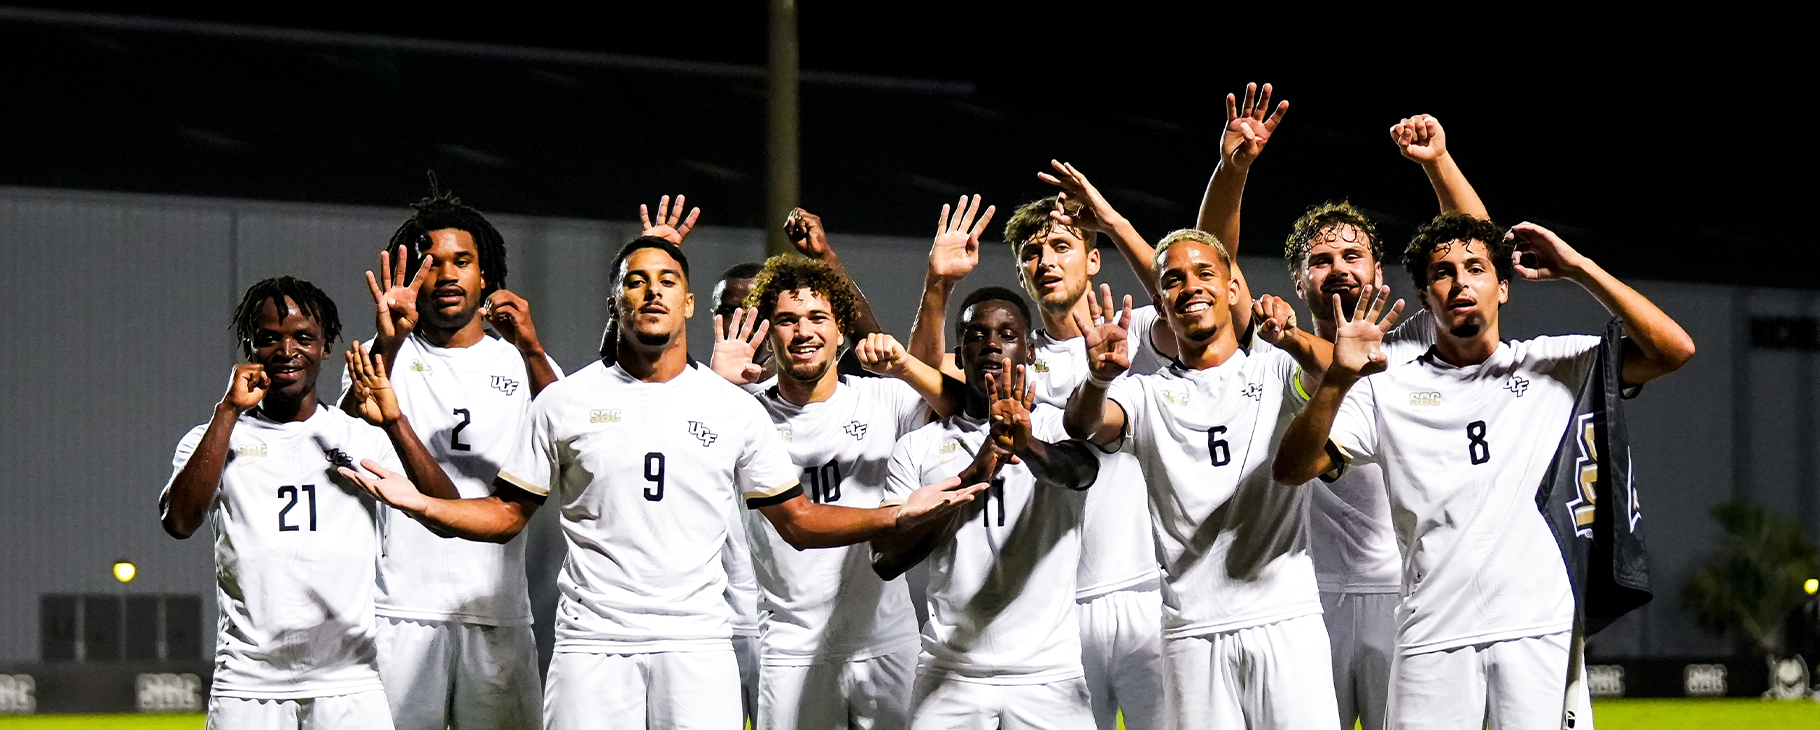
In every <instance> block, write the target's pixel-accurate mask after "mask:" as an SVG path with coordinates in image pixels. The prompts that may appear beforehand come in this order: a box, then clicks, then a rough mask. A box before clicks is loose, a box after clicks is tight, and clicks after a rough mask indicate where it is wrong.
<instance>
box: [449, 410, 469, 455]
mask: <svg viewBox="0 0 1820 730" xmlns="http://www.w3.org/2000/svg"><path fill="white" fill-rule="evenodd" d="M455 415H457V416H461V423H457V424H455V430H453V431H450V432H449V448H451V449H454V450H456V451H467V450H468V445H467V444H464V443H462V442H461V429H464V428H467V427H468V424H470V423H473V422H474V417H473V416H472V415H469V414H468V409H466V408H457V409H455Z"/></svg>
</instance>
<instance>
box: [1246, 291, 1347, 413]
mask: <svg viewBox="0 0 1820 730" xmlns="http://www.w3.org/2000/svg"><path fill="white" fill-rule="evenodd" d="M1252 316H1253V321H1256V322H1257V323H1258V330H1257V336H1258V338H1259V339H1262V340H1264V341H1265V342H1268V343H1270V344H1272V345H1275V346H1276V347H1277V349H1279V350H1282V351H1283V352H1285V353H1288V354H1289V356H1290V357H1293V358H1295V361H1296V364H1297V365H1299V366H1301V374H1300V375H1299V376H1298V377H1300V378H1301V380H1302V391H1303V392H1312V391H1313V390H1314V389H1315V388H1316V387H1319V386H1320V384H1321V376H1322V375H1323V374H1325V373H1326V372H1327V366H1328V365H1329V364H1331V363H1332V362H1333V343H1331V342H1328V341H1326V340H1323V339H1321V338H1320V337H1317V336H1315V335H1314V334H1313V333H1310V332H1304V331H1302V330H1301V329H1298V328H1297V327H1296V324H1295V308H1294V307H1291V306H1289V303H1288V302H1285V301H1283V300H1282V298H1280V297H1277V296H1275V295H1271V294H1265V295H1264V296H1263V297H1260V298H1259V299H1258V301H1257V303H1256V304H1255V305H1254V312H1253V315H1252Z"/></svg>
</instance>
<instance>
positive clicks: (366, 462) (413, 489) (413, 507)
mask: <svg viewBox="0 0 1820 730" xmlns="http://www.w3.org/2000/svg"><path fill="white" fill-rule="evenodd" d="M360 467H361V468H362V469H366V470H367V471H369V472H372V473H373V476H367V475H364V474H361V473H360V472H357V471H354V470H353V469H349V468H347V467H345V466H344V467H339V469H338V470H339V471H340V472H341V475H342V476H344V477H347V478H348V481H351V482H353V483H355V484H358V485H360V488H361V489H364V490H366V492H367V494H371V495H373V496H374V497H376V498H378V499H379V501H381V502H384V503H386V504H389V505H392V506H393V507H397V508H398V509H400V510H403V511H405V512H407V513H409V514H413V515H420V514H423V511H424V510H426V509H429V507H430V498H429V497H426V496H424V495H423V492H419V491H417V485H416V484H412V483H411V480H410V479H409V478H407V477H405V475H403V474H399V473H396V472H392V471H388V470H387V469H386V468H385V467H383V466H380V465H379V462H376V461H373V460H372V459H361V460H360Z"/></svg>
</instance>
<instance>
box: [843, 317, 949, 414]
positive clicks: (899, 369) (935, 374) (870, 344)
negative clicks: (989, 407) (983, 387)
mask: <svg viewBox="0 0 1820 730" xmlns="http://www.w3.org/2000/svg"><path fill="white" fill-rule="evenodd" d="M853 355H854V357H855V358H857V359H858V360H859V363H860V365H861V366H862V367H864V368H865V369H866V370H869V371H871V372H874V373H878V374H879V375H883V376H886V377H890V378H897V379H898V380H902V381H904V382H905V383H906V384H908V385H909V386H910V388H911V389H912V390H915V391H916V394H917V395H919V396H922V398H923V402H924V403H928V404H929V410H932V411H934V412H935V414H936V415H938V416H941V417H943V418H947V417H948V416H952V415H954V414H956V413H959V412H960V410H961V408H962V407H964V406H965V405H966V403H967V384H966V383H964V382H961V381H959V380H956V379H955V378H953V377H950V376H948V375H944V374H942V372H941V371H939V370H936V369H935V368H934V367H931V366H930V365H929V364H928V363H926V362H923V361H921V360H918V359H916V358H914V357H911V356H910V353H909V352H908V351H906V350H905V349H904V346H903V345H900V344H898V342H897V338H895V337H892V336H891V335H887V334H885V333H883V332H874V333H872V334H869V335H866V337H865V339H862V340H860V342H859V344H857V345H855V346H854V347H853Z"/></svg>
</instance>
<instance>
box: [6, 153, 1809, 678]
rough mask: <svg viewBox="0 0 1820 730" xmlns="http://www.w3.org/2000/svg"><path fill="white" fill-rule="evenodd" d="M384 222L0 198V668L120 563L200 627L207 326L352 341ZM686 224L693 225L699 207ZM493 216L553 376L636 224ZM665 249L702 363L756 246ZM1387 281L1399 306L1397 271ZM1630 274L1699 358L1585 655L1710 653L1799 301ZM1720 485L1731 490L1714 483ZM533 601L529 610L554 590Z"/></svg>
mask: <svg viewBox="0 0 1820 730" xmlns="http://www.w3.org/2000/svg"><path fill="white" fill-rule="evenodd" d="M627 212H628V214H629V213H631V211H627ZM935 212H936V211H931V214H930V220H931V223H933V221H934V218H935ZM405 213H406V210H405V209H404V208H403V207H402V206H400V207H399V208H397V209H377V208H358V207H347V206H319V205H302V204H280V203H263V202H253V201H241V200H216V199H207V200H205V199H185V198H171V197H159V196H146V195H120V194H107V193H88V192H72V191H56V190H25V189H0V283H4V289H3V291H4V292H5V294H6V296H7V298H8V300H9V302H10V304H11V307H10V310H11V312H12V313H13V315H14V316H13V317H11V318H10V322H9V324H10V325H11V327H12V329H13V332H12V336H11V337H9V338H8V341H7V342H6V344H5V345H4V346H0V375H3V376H4V384H0V422H4V433H5V434H6V436H5V439H4V440H3V442H0V453H4V457H5V461H4V463H6V464H8V465H10V467H11V468H10V470H9V473H10V476H9V478H7V479H5V480H4V481H3V482H0V498H3V499H4V504H5V507H4V508H3V509H0V556H3V557H0V662H8V661H31V660H35V659H37V658H38V597H39V595H40V594H43V593H50V592H59V593H110V592H115V591H119V590H121V586H120V585H119V584H118V583H115V582H114V580H113V578H112V577H111V576H110V575H109V572H108V567H109V565H111V563H112V562H113V561H114V560H115V559H116V558H121V557H125V558H128V559H130V560H132V561H133V562H134V563H136V564H137V565H138V566H139V568H140V572H139V577H138V578H137V579H136V580H135V581H134V582H133V583H132V584H131V585H129V586H127V587H126V589H125V590H126V592H128V593H135V594H136V593H195V594H200V595H202V596H204V597H205V607H204V619H203V620H204V624H205V625H204V627H202V629H203V632H204V634H203V635H204V636H212V635H213V610H212V603H206V602H212V600H213V596H214V580H213V575H214V573H213V556H212V552H211V550H210V548H209V544H210V541H211V539H212V538H211V537H209V536H208V535H206V534H199V535H197V536H195V537H193V538H192V539H190V540H189V541H185V542H179V541H176V540H172V539H170V538H169V537H168V536H166V535H164V534H163V532H162V531H161V530H160V529H159V527H158V524H157V518H156V507H155V503H156V497H157V493H158V490H159V489H160V488H161V487H162V486H163V484H164V482H165V480H166V479H167V478H168V476H169V473H170V455H171V450H172V448H173V447H174V445H175V444H176V441H177V439H178V437H180V436H181V435H182V434H183V432H184V431H185V430H186V429H188V428H189V427H191V426H193V425H194V424H196V423H200V422H203V421H204V420H206V419H207V417H208V414H209V411H210V408H211V407H212V405H213V403H215V402H216V400H218V399H219V397H220V394H221V389H222V387H223V386H224V384H225V376H226V374H227V372H228V370H229V368H230V367H231V365H232V363H233V362H234V361H235V353H234V351H233V349H232V343H231V338H230V337H229V335H228V332H227V325H228V317H229V313H230V311H231V309H232V307H233V305H234V303H235V302H237V301H238V298H239V295H240V292H241V291H242V290H243V289H244V287H246V286H247V285H249V284H251V283H252V282H253V281H256V280H258V279H260V278H263V277H267V276H275V275H279V274H291V275H294V276H300V277H303V278H306V279H310V280H312V281H314V282H315V283H316V284H317V285H318V286H321V287H322V288H323V289H324V290H325V291H327V292H328V293H329V294H330V295H331V296H332V297H334V298H335V300H336V302H337V303H338V305H339V307H340V309H341V315H342V321H343V325H344V332H345V333H346V336H358V337H366V336H369V335H370V333H371V331H372V324H371V312H372V310H371V298H370V296H369V295H368V294H367V293H366V289H365V283H364V280H363V278H362V276H361V273H362V272H363V271H365V270H366V269H368V268H371V267H372V266H373V265H374V262H375V258H376V253H377V251H378V249H379V247H380V246H381V245H382V244H383V242H384V241H385V240H387V239H388V238H389V237H390V234H391V232H392V230H393V229H394V228H395V227H396V226H397V224H398V223H399V222H400V221H401V220H402V219H403V217H404V215H405ZM705 219H706V220H707V221H709V222H712V220H713V211H712V210H709V211H707V213H706V215H705ZM495 222H496V223H497V224H498V225H499V227H500V229H501V231H502V232H503V233H504V234H505V236H506V240H507V244H508V250H509V252H510V264H511V269H512V270H511V276H510V279H509V280H508V282H507V283H508V284H509V285H510V288H511V289H512V290H513V291H516V292H518V293H520V294H522V295H524V296H525V297H526V298H527V299H528V300H530V302H531V306H532V311H533V315H534V319H535V321H536V324H537V328H538V332H539V334H540V336H541V338H542V339H543V341H544V342H545V344H546V346H547V347H548V348H549V350H550V352H551V354H552V355H553V356H554V357H555V358H556V359H557V361H558V362H559V363H561V365H562V366H563V368H564V369H565V370H568V371H573V370H575V369H578V368H580V367H582V366H584V365H585V364H587V363H588V362H589V361H591V360H592V359H593V358H594V356H595V348H596V347H597V346H598V343H599V338H600V332H601V328H602V326H603V325H604V323H605V300H606V296H607V277H608V272H607V271H606V267H607V263H608V262H609V261H610V260H611V258H612V256H613V254H614V252H615V251H616V250H617V248H618V245H619V244H620V243H623V242H624V241H626V240H629V239H630V238H631V237H633V236H635V235H637V227H636V225H635V224H630V223H618V222H603V221H580V220H560V219H533V218H524V217H515V216H497V217H496V218H495ZM829 225H830V228H831V236H833V237H834V242H835V244H836V246H837V248H838V250H839V251H840V252H841V254H842V257H843V260H844V261H845V263H846V265H847V266H848V268H849V269H850V270H851V271H852V272H853V274H854V276H855V278H856V280H857V281H858V283H859V284H860V286H861V287H862V288H863V289H864V290H865V292H866V294H867V295H868V298H869V299H870V300H871V302H872V304H873V306H874V308H875V309H876V310H877V312H878V314H879V317H880V320H881V322H882V323H883V324H884V325H885V326H886V327H887V328H889V329H891V330H892V331H893V332H894V333H896V334H898V335H899V336H900V337H902V336H905V335H907V333H908V331H909V328H910V325H911V322H912V319H913V317H914V313H915V310H916V306H917V302H918V300H919V297H920V289H921V285H922V272H923V263H924V261H925V257H926V256H927V251H928V245H929V242H928V239H926V238H909V239H905V238H890V237H877V236H843V235H842V234H841V231H840V222H839V221H829ZM932 227H933V226H932ZM1150 233H1152V234H1153V235H1154V234H1157V233H1160V232H1150ZM686 250H687V252H688V253H689V254H690V256H691V262H690V263H691V268H692V272H693V274H694V277H693V280H694V287H693V288H694V291H695V293H696V295H697V297H698V301H697V316H696V317H695V318H694V319H693V320H692V321H691V323H690V345H691V347H690V350H691V351H692V352H693V353H694V355H695V357H697V358H698V359H701V360H704V361H705V360H706V359H707V357H708V355H709V352H710V350H711V348H712V346H713V337H712V332H711V322H712V317H711V313H710V311H709V308H710V305H709V295H710V292H711V290H712V284H713V282H714V280H715V279H716V278H717V277H718V276H719V274H720V273H721V271H723V270H724V269H726V268H727V267H728V266H731V265H732V264H734V263H738V262H741V261H748V260H757V259H758V257H760V256H761V255H762V252H763V234H762V232H760V231H757V230H747V229H724V228H714V227H712V226H709V227H704V228H701V229H699V230H698V231H697V232H696V233H695V234H694V235H693V236H691V238H690V239H689V242H688V243H687V244H686ZM1103 253H1104V254H1105V255H1106V257H1107V258H1106V260H1105V261H1104V262H1103V273H1102V275H1101V277H1100V280H1101V281H1103V282H1106V283H1110V284H1112V285H1113V287H1114V290H1115V291H1116V292H1118V293H1120V294H1124V293H1133V294H1136V293H1138V292H1140V291H1141V290H1140V289H1139V288H1138V286H1137V284H1136V280H1135V279H1134V278H1133V277H1132V276H1131V274H1130V272H1129V270H1128V268H1127V267H1126V266H1125V264H1124V263H1123V261H1122V260H1121V259H1119V257H1118V256H1117V255H1116V252H1115V251H1113V250H1112V249H1111V248H1107V249H1105V250H1104V252H1103ZM1243 263H1244V265H1245V266H1244V268H1245V270H1246V272H1247V274H1248V276H1249V279H1250V282H1251V285H1252V287H1253V289H1254V291H1255V292H1257V293H1274V294H1277V295H1279V296H1285V297H1289V298H1291V301H1294V299H1293V296H1294V295H1293V292H1292V291H1291V290H1290V285H1289V281H1288V277H1287V275H1286V274H1285V272H1284V269H1283V268H1282V263H1281V261H1280V259H1272V258H1268V257H1251V256H1246V257H1243ZM1616 273H1618V274H1619V275H1620V276H1622V275H1623V272H1616ZM1386 274H1387V276H1388V277H1389V280H1390V281H1392V282H1393V286H1395V287H1396V289H1397V292H1398V295H1399V296H1404V297H1408V296H1409V294H1410V290H1409V286H1408V281H1407V277H1405V276H1403V275H1402V273H1401V272H1400V271H1387V272H1386ZM1631 283H1632V284H1634V285H1636V286H1637V288H1638V289H1640V290H1641V291H1643V293H1644V294H1646V295H1648V296H1650V297H1651V298H1652V299H1653V300H1654V301H1656V302H1657V303H1658V304H1659V305H1661V306H1662V307H1663V308H1664V309H1666V310H1667V311H1668V312H1669V313H1670V314H1671V315H1673V316H1674V317H1676V318H1677V319H1678V320H1679V321H1680V322H1681V323H1682V324H1683V325H1684V326H1685V327H1687V329H1688V330H1689V331H1690V332H1691V333H1692V334H1693V336H1694V338H1695V340H1696V342H1697V343H1698V344H1699V347H1700V355H1699V356H1698V357H1697V358H1696V359H1695V360H1694V361H1693V363H1692V364H1691V365H1689V367H1688V368H1687V369H1686V370H1684V371H1683V372H1680V373H1677V374H1675V375H1674V376H1671V377H1670V378H1668V379H1666V380H1664V381H1662V382H1660V383H1656V384H1652V385H1650V386H1649V387H1648V388H1646V389H1645V390H1644V393H1643V395H1642V396H1641V397H1640V398H1638V399H1636V400H1635V401H1632V402H1631V406H1630V407H1631V408H1632V412H1633V414H1634V415H1633V416H1632V428H1633V434H1632V435H1633V438H1634V441H1635V448H1636V461H1637V465H1638V474H1637V478H1638V482H1639V484H1641V485H1642V486H1643V488H1644V489H1645V490H1646V491H1644V492H1643V496H1644V499H1645V500H1646V501H1645V503H1644V507H1645V516H1646V519H1647V520H1649V525H1650V526H1649V529H1650V535H1651V537H1652V556H1653V557H1654V560H1655V576H1656V586H1657V592H1658V599H1657V602H1656V603H1655V604H1653V605H1652V606H1650V607H1649V608H1647V609H1645V610H1644V611H1641V612H1639V613H1638V614H1637V615H1634V616H1632V617H1629V618H1627V619H1625V620H1624V621H1622V622H1620V623H1619V624H1617V625H1615V626H1613V627H1612V628H1611V629H1609V630H1608V631H1607V632H1606V633H1605V634H1604V635H1602V636H1601V637H1599V639H1598V640H1597V641H1595V643H1594V650H1595V651H1596V652H1598V653H1600V654H1605V655H1653V656H1663V655H1687V654H1714V653H1727V651H1728V649H1729V647H1728V645H1727V644H1725V643H1724V642H1723V641H1721V640H1718V639H1715V638H1712V637H1710V636H1707V635H1705V634H1702V633H1699V632H1698V631H1697V630H1695V629H1694V628H1693V625H1692V622H1691V620H1690V619H1689V618H1688V616H1687V615H1686V613H1685V612H1684V611H1682V610H1681V608H1680V606H1679V601H1678V598H1677V592H1678V590H1679V586H1680V583H1681V581H1682V579H1683V578H1684V577H1685V576H1686V575H1687V574H1688V573H1689V572H1690V571H1691V570H1692V569H1693V567H1694V566H1695V565H1696V564H1697V563H1698V562H1699V560H1700V559H1701V557H1702V556H1703V555H1704V554H1705V553H1706V551H1708V550H1710V549H1711V548H1710V546H1711V545H1712V544H1713V539H1714V537H1715V536H1716V534H1717V533H1716V530H1715V529H1714V528H1713V527H1712V526H1711V525H1710V521H1709V519H1708V518H1707V516H1706V510H1707V509H1708V508H1709V507H1710V506H1711V505H1712V504H1713V503H1716V502H1718V501H1721V500H1724V499H1727V498H1730V497H1731V496H1733V495H1735V494H1736V495H1750V496H1752V497H1755V498H1757V499H1760V500H1763V501H1765V502H1766V503H1769V504H1771V505H1772V506H1774V507H1776V508H1777V509H1778V510H1779V511H1782V512H1783V513H1784V514H1789V515H1791V516H1794V517H1796V518H1798V519H1801V520H1803V522H1804V524H1806V525H1807V526H1808V529H1809V533H1810V535H1814V534H1816V533H1820V529H1817V527H1820V512H1817V510H1820V507H1817V506H1816V504H1815V503H1816V501H1820V500H1816V498H1815V496H1814V492H1815V485H1814V484H1813V481H1812V480H1813V476H1812V466H1813V463H1812V462H1813V455H1814V454H1815V453H1816V451H1815V450H1816V446H1820V443H1816V437H1815V429H1814V415H1813V414H1814V412H1815V409H1816V406H1820V402H1816V399H1815V393H1814V390H1815V389H1814V387H1813V386H1812V385H1811V379H1812V377H1813V374H1814V372H1815V370H1814V358H1815V357H1816V355H1815V354H1814V353H1793V352H1786V351H1753V350H1749V349H1747V347H1746V346H1747V344H1748V336H1747V335H1748V333H1746V332H1741V331H1740V328H1742V327H1745V326H1747V323H1748V318H1749V316H1751V315H1752V314H1797V313H1804V314H1809V315H1811V314H1813V313H1814V307H1815V305H1814V300H1813V299H1814V298H1813V295H1812V294H1811V293H1804V292H1787V291H1778V290H1743V289H1738V288H1733V287H1718V286H1705V285H1695V284H1681V283H1664V282H1631ZM987 284H997V285H1003V286H1010V287H1016V285H1017V282H1016V279H1015V277H1014V274H1013V270H1012V260H1011V255H1010V252H1009V249H1008V248H1007V247H1006V246H1005V245H1004V244H1002V243H987V244H986V245H985V246H984V247H983V250H982V262H981V265H980V268H979V269H978V270H977V271H976V273H975V274H974V275H973V276H972V277H970V278H969V279H968V281H967V282H966V284H965V286H963V287H962V288H961V290H960V291H959V292H957V296H958V295H964V293H965V292H966V291H968V290H970V289H971V288H973V287H975V286H984V285H987ZM1138 298H1139V299H1140V303H1142V302H1141V299H1142V297H1141V296H1140V297H1138ZM1304 315H1305V309H1304ZM1605 320H1606V315H1605V313H1604V311H1603V309H1601V308H1600V307H1599V306H1598V304H1597V303H1596V302H1595V301H1593V300H1592V298H1591V297H1590V296H1588V295H1587V294H1585V293H1584V292H1583V291H1581V290H1580V289H1579V288H1578V287H1576V286H1574V285H1572V284H1567V283H1545V284H1529V283H1522V282H1518V283H1514V284H1513V289H1512V296H1511V303H1510V305H1509V306H1508V307H1507V308H1506V310H1505V314H1504V326H1505V330H1504V331H1505V334H1506V336H1507V337H1528V336H1533V335H1537V334H1556V333H1566V332H1596V331H1598V330H1599V328H1601V327H1602V326H1603V323H1604V322H1605ZM950 324H951V323H950ZM1740 376H1742V377H1740ZM337 377H338V374H337V373H335V372H332V369H330V368H325V375H324V381H323V386H324V392H333V391H334V390H335V389H336V387H337V384H336V382H335V380H334V379H335V378H337ZM1804 460H1805V461H1804ZM1735 473H1744V474H1748V477H1747V479H1746V480H1745V481H1740V482H1736V483H1735V481H1734V474H1735ZM546 522H547V520H542V521H539V523H538V529H539V530H541V531H539V532H535V533H534V534H532V535H530V536H528V538H527V539H531V540H533V546H532V551H531V553H532V555H533V556H541V559H540V560H537V561H536V562H537V565H534V566H533V570H534V571H538V572H543V573H545V574H548V573H549V572H551V571H554V570H555V567H556V564H557V563H558V562H559V561H560V556H561V545H560V541H559V539H558V538H557V537H555V536H554V535H553V534H552V533H550V532H548V525H547V524H545V523H546ZM534 600H536V602H538V603H539V604H540V605H545V606H548V605H553V601H554V596H552V595H548V594H545V595H543V596H534Z"/></svg>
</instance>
